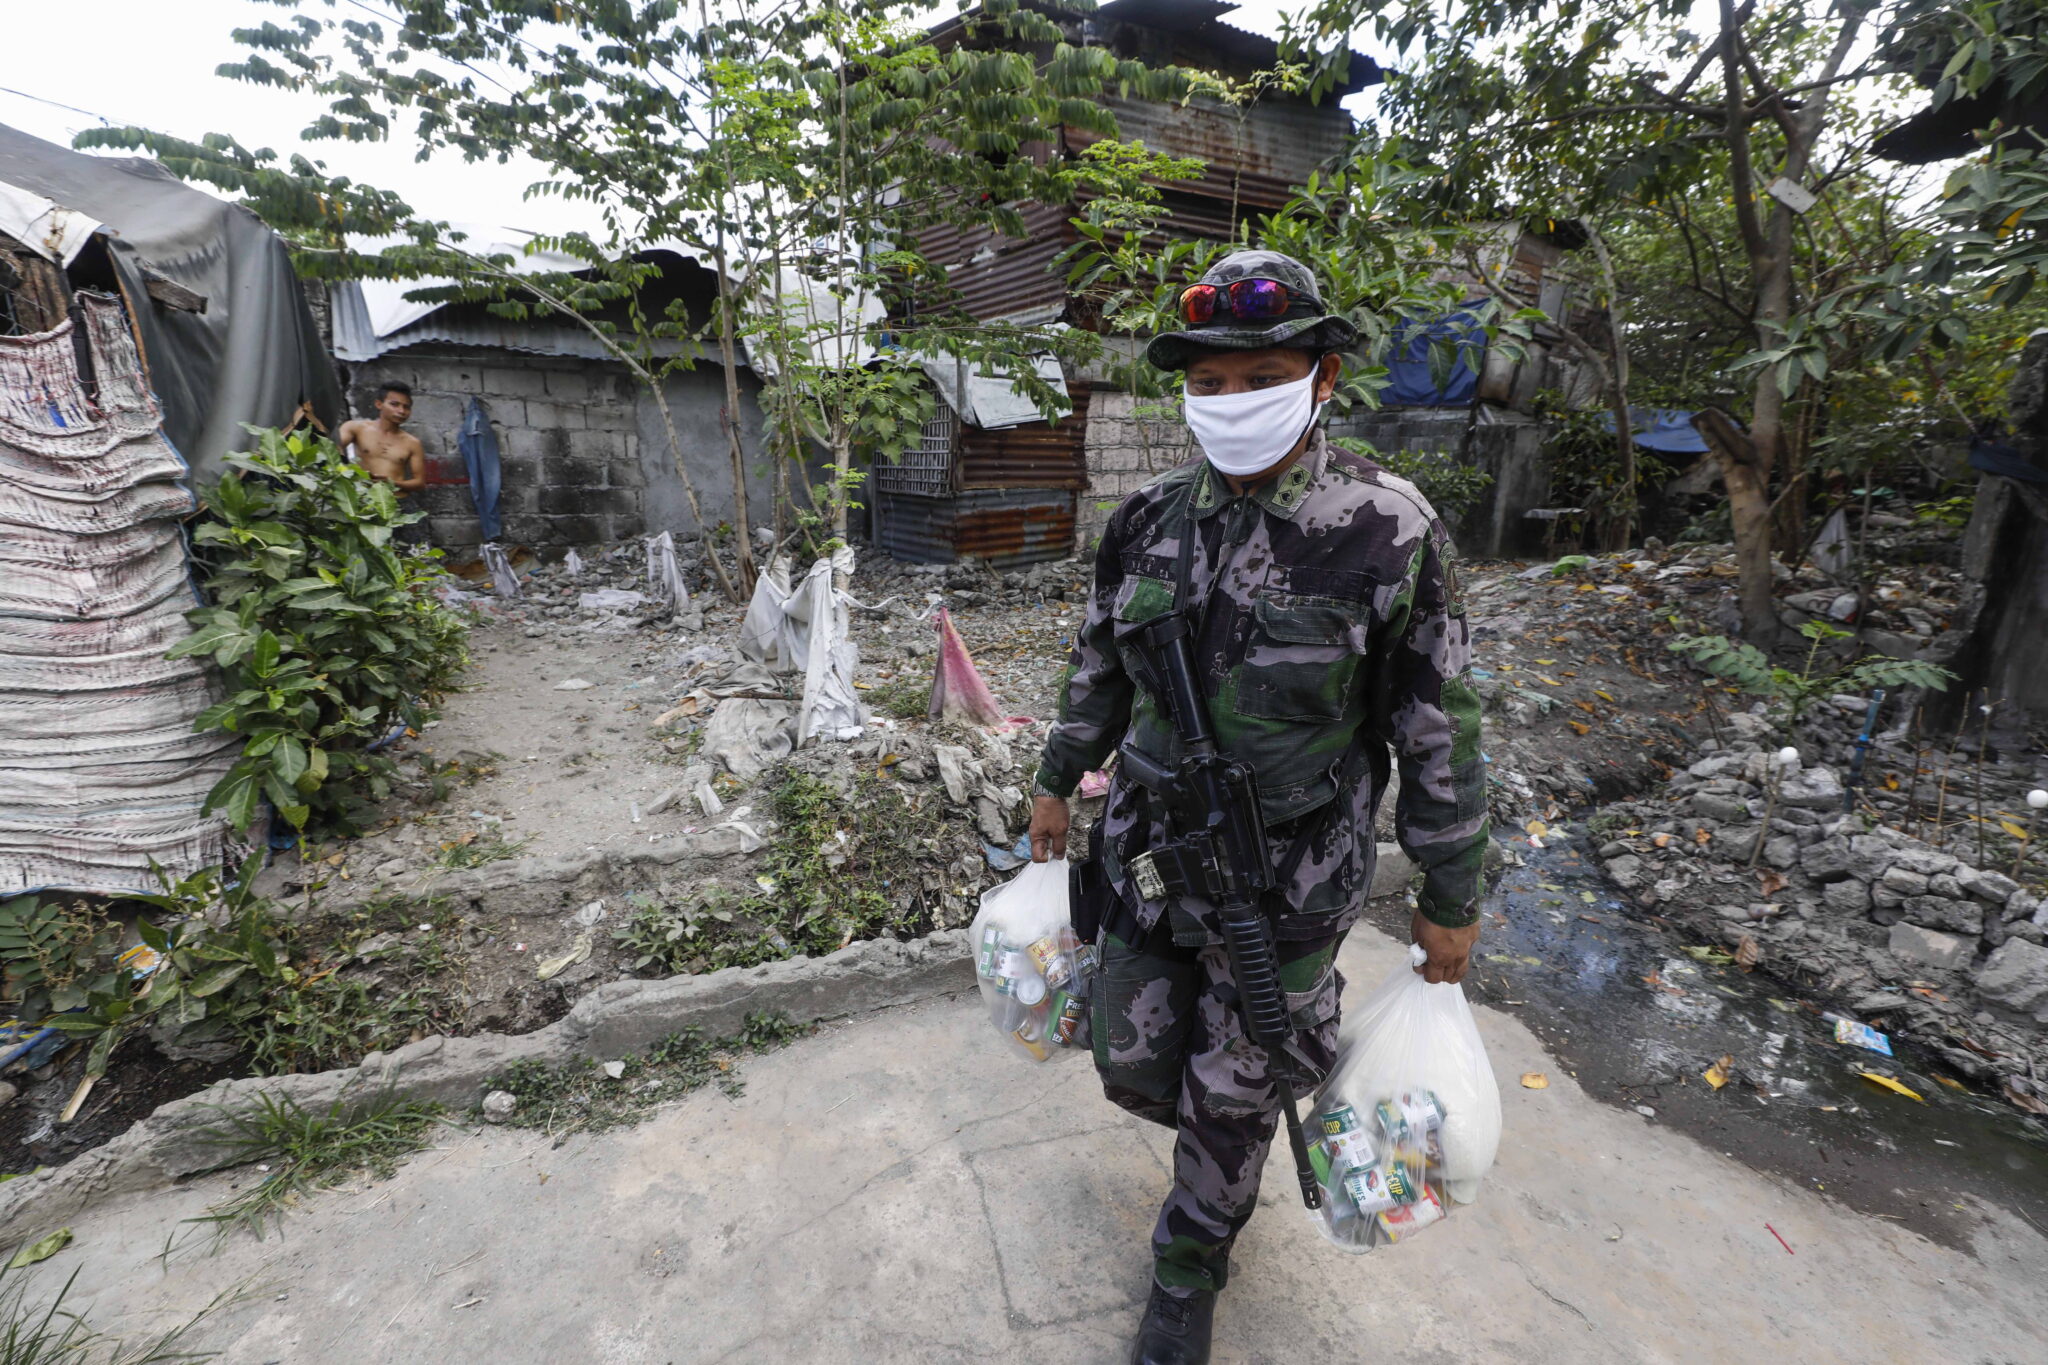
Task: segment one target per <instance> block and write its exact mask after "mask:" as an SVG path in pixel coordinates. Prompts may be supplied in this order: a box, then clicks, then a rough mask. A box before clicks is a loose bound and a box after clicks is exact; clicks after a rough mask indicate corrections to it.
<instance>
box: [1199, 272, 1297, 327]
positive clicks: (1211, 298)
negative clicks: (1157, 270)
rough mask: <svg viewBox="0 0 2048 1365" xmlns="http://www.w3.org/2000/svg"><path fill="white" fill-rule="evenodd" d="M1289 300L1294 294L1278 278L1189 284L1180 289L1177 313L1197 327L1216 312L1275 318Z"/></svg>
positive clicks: (1286, 307)
mask: <svg viewBox="0 0 2048 1365" xmlns="http://www.w3.org/2000/svg"><path fill="white" fill-rule="evenodd" d="M1293 302H1294V296H1293V295H1292V294H1291V293H1289V292H1288V289H1287V286H1286V285H1284V284H1282V283H1280V281H1278V280H1256V279H1254V280H1233V281H1231V282H1230V283H1229V284H1221V285H1218V284H1191V285H1189V286H1188V287H1187V288H1186V289H1183V290H1181V291H1180V316H1181V320H1182V321H1184V322H1188V323H1191V324H1193V325H1194V326H1197V327H1199V326H1201V325H1202V324H1204V323H1206V322H1211V321H1213V320H1214V319H1215V317H1216V314H1217V313H1219V312H1222V313H1229V314H1230V315H1231V316H1233V317H1238V318H1277V317H1281V316H1283V315H1284V314H1285V313H1286V312H1287V309H1288V306H1289V305H1290V304H1292V303H1293Z"/></svg>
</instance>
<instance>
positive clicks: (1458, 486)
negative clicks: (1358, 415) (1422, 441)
mask: <svg viewBox="0 0 2048 1365" xmlns="http://www.w3.org/2000/svg"><path fill="white" fill-rule="evenodd" d="M1330 444H1332V445H1337V446H1342V447H1344V449H1346V450H1348V451H1350V452H1351V453H1352V454H1354V455H1363V456H1364V457H1365V458H1366V459H1368V460H1371V461H1372V462H1373V463H1374V464H1377V465H1378V466H1379V467H1380V468H1382V469H1384V470H1386V471H1387V472H1388V473H1389V474H1394V475H1398V476H1399V477H1401V478H1404V479H1406V480H1408V482H1410V483H1412V484H1414V485H1415V486H1416V488H1418V489H1420V490H1421V492H1422V496H1423V497H1425V498H1428V499H1429V505H1430V506H1431V507H1433V508H1435V509H1436V514H1437V516H1439V517H1440V518H1442V519H1443V520H1444V521H1446V522H1455V521H1456V520H1457V519H1458V518H1459V517H1462V516H1464V515H1465V513H1466V512H1468V511H1470V510H1471V508H1472V506H1473V504H1474V503H1477V502H1478V501H1479V496H1480V494H1482V493H1484V492H1485V491H1486V488H1487V485H1488V484H1490V483H1492V482H1493V475H1491V474H1489V473H1487V472H1486V471H1485V470H1483V469H1475V468H1473V467H1472V466H1471V465H1466V464H1459V463H1458V461H1457V460H1456V459H1455V458H1454V457H1452V456H1451V455H1449V454H1447V453H1445V452H1443V451H1440V450H1384V451H1383V450H1377V449H1375V448H1374V447H1373V444H1372V442H1370V441H1362V440H1359V439H1358V438H1357V437H1355V436H1339V437H1336V438H1335V439H1333V440H1332V441H1331V442H1330Z"/></svg>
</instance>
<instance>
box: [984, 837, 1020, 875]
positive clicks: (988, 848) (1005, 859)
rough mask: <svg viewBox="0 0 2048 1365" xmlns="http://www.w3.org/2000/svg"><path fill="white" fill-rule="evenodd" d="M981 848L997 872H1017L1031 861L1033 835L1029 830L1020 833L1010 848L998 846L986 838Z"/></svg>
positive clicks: (989, 863)
mask: <svg viewBox="0 0 2048 1365" xmlns="http://www.w3.org/2000/svg"><path fill="white" fill-rule="evenodd" d="M981 849H982V853H983V854H984V855H985V856H986V857H987V858H988V865H989V866H990V867H991V868H994V869H995V870H996V871H997V872H1015V871H1016V870H1017V869H1018V868H1020V867H1022V866H1024V864H1026V863H1028V862H1030V861H1031V835H1030V833H1029V831H1026V832H1025V833H1024V834H1021V835H1019V836H1018V838H1017V842H1016V843H1015V844H1014V845H1012V846H1011V847H1009V848H998V847H997V846H996V845H994V844H992V843H990V842H989V841H988V840H986V839H984V840H982V843H981Z"/></svg>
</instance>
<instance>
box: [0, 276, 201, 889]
mask: <svg viewBox="0 0 2048 1365" xmlns="http://www.w3.org/2000/svg"><path fill="white" fill-rule="evenodd" d="M77 300H78V310H79V316H80V317H81V318H82V320H83V324H84V327H85V332H86V341H87V347H88V350H89V351H90V353H91V355H92V360H93V366H94V371H95V373H96V375H97V378H98V393H97V401H95V400H94V397H93V396H89V395H88V394H87V392H86V389H85V386H84V385H83V383H82V382H81V381H80V378H79V375H78V370H77V363H76V358H75V353H74V350H73V345H72V329H73V326H74V324H73V323H71V322H68V321H67V322H65V323H63V324H61V325H59V326H58V327H57V328H55V329H53V330H51V331H48V332H42V333H38V334H36V335H33V336H6V337H0V896H9V895H16V894H19V893H21V892H24V891H31V890H38V889H44V888H51V889H60V890H66V891H82V892H94V893H100V894H108V895H117V894H121V893H123V892H133V891H153V890H156V889H157V883H156V878H155V876H154V874H153V873H152V872H151V871H150V863H151V861H152V860H154V861H155V862H156V863H157V864H159V865H161V866H162V867H163V868H164V869H165V870H166V871H167V872H169V873H170V874H171V875H173V876H181V875H183V874H185V873H188V872H191V871H193V870H195V869H197V868H200V867H203V866H207V865H210V864H214V863H218V862H220V861H222V859H223V857H224V856H228V855H230V854H231V853H232V852H233V851H234V846H235V840H234V839H233V837H232V833H231V831H230V830H229V829H228V827H227V825H226V822H225V821H223V820H222V819H221V818H220V817H219V816H217V815H202V814H201V813H200V807H201V806H202V805H203V804H204V802H205V799H206V794H207V792H209V791H210V790H212V788H213V785H214V783H215V782H217V781H218V780H219V779H220V777H221V775H222V774H224V773H225V772H226V771H227V770H228V768H229V767H230V766H231V765H232V764H233V762H234V758H235V754H236V753H237V752H238V751H239V749H240V746H241V741H240V739H239V738H238V737H237V736H234V735H224V734H221V733H219V732H209V733H206V734H199V733H195V732H194V731H193V729H192V722H193V719H194V718H195V717H196V716H198V714H199V712H200V711H202V710H203V709H205V708H206V707H208V706H210V705H212V704H213V703H214V702H216V701H218V700H220V698H221V695H222V693H221V685H220V682H219V679H218V676H217V674H216V673H215V672H214V670H213V669H212V667H211V665H210V664H209V663H207V661H206V660H204V659H178V660H171V659H167V658H165V657H164V655H165V653H166V651H168V650H169V649H170V648H171V647H172V646H173V645H175V644H176V643H178V642H179V641H181V640H183V639H186V638H187V637H188V636H190V634H191V633H192V628H191V626H190V625H189V624H188V623H187V622H186V620H185V613H186V612H187V611H189V610H191V609H192V607H193V606H194V605H196V598H195V595H194V592H193V588H192V582H191V577H190V574H189V571H188V569H187V567H186V556H185V542H184V536H183V532H182V530H181V527H180V519H181V518H182V517H184V516H185V515H186V514H188V513H189V512H190V511H191V510H192V507H193V498H192V493H191V490H190V489H189V488H188V487H186V486H185V484H184V483H183V482H182V480H183V479H184V477H185V475H186V472H187V471H186V466H185V462H184V460H183V459H182V458H181V457H180V456H179V454H178V452H177V450H176V449H175V448H173V447H172V445H171V443H170V441H169V439H168V438H167V437H166V436H165V435H164V432H163V427H162V414H161V412H160V410H159V408H158V406H157V403H156V401H155V399H154V398H153V397H152V396H151V395H150V393H149V390H148V386H147V384H146V382H145V381H144V379H143V376H142V370H141V363H140V358H139V356H138V355H137V353H136V349H135V343H134V338H133V335H132V333H131V332H130V330H129V325H128V320H127V317H126V314H125V311H124V310H123V308H122V306H121V303H120V301H119V300H118V299H115V298H111V297H108V296H102V295H95V294H89V293H80V294H79V295H77Z"/></svg>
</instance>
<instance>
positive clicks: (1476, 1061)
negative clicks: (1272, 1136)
mask: <svg viewBox="0 0 2048 1365" xmlns="http://www.w3.org/2000/svg"><path fill="white" fill-rule="evenodd" d="M1423 960H1424V958H1423V952H1422V949H1421V948H1420V947H1412V948H1410V949H1409V958H1408V961H1407V962H1405V963H1403V964H1402V965H1401V966H1399V967H1397V968H1395V969H1394V971H1393V973H1392V974H1391V975H1389V976H1388V977H1387V979H1386V980H1385V981H1383V982H1381V983H1380V985H1379V988H1378V989H1376V990H1375V991H1373V993H1372V994H1371V995H1369V996H1367V997H1366V998H1365V1000H1364V1002H1363V1003H1362V1004H1360V1006H1359V1007H1358V1008H1357V1009H1356V1010H1355V1011H1353V1012H1352V1014H1351V1015H1350V1016H1349V1017H1348V1018H1347V1019H1346V1020H1345V1024H1344V1029H1343V1031H1342V1034H1341V1035H1340V1036H1339V1038H1338V1043H1337V1061H1336V1064H1335V1065H1334V1066H1332V1067H1331V1068H1330V1077H1329V1079H1328V1080H1327V1081H1325V1082H1324V1083H1323V1088H1322V1089H1321V1090H1320V1091H1319V1092H1318V1093H1317V1095H1316V1101H1315V1104H1314V1105H1313V1106H1312V1107H1311V1111H1310V1117H1309V1119H1308V1120H1307V1122H1306V1123H1305V1125H1304V1137H1306V1139H1307V1141H1308V1145H1309V1160H1310V1164H1311V1165H1312V1166H1314V1167H1315V1171H1316V1175H1317V1177H1318V1178H1319V1179H1320V1180H1321V1182H1322V1185H1323V1194H1324V1199H1323V1207H1322V1208H1321V1209H1319V1210H1315V1211H1313V1212H1312V1213H1311V1214H1310V1216H1311V1217H1312V1218H1314V1219H1315V1221H1316V1225H1317V1227H1319V1228H1320V1229H1321V1230H1322V1232H1323V1235H1324V1236H1325V1237H1327V1238H1329V1240H1330V1241H1332V1242H1334V1243H1335V1244H1336V1245H1338V1246H1340V1247H1342V1248H1344V1249H1345V1250H1346V1251H1351V1252H1366V1251H1370V1250H1372V1249H1373V1248H1374V1247H1376V1246H1383V1245H1386V1244H1388V1243H1392V1242H1399V1241H1402V1240H1403V1239H1405V1238H1407V1237H1409V1236H1411V1235H1413V1234H1414V1233H1416V1232H1419V1231H1421V1230H1422V1229H1424V1228H1427V1227H1429V1226H1430V1225H1431V1224H1433V1223H1436V1222H1438V1221H1440V1220H1441V1219H1443V1218H1445V1217H1447V1216H1448V1215H1449V1214H1450V1213H1451V1211H1452V1210H1453V1209H1454V1208H1455V1207H1456V1206H1457V1205H1459V1204H1469V1203H1471V1202H1472V1201H1473V1200H1474V1199H1476V1198H1477V1197H1478V1195H1479V1184H1480V1181H1481V1180H1482V1179H1484V1178H1485V1175H1486V1172H1487V1171H1488V1170H1489V1169H1490V1168H1491V1167H1492V1165H1493V1158H1494V1154H1495V1153H1496V1152H1497V1151H1498V1150H1499V1147H1500V1122H1501V1120H1500V1089H1499V1087H1498V1086H1497V1085H1496V1084H1495V1083H1494V1079H1493V1064H1492V1063H1491V1062H1489V1061H1488V1060H1487V1057H1486V1045H1485V1044H1484V1043H1482V1042H1481V1041H1480V1039H1479V1025H1478V1023H1477V1021H1475V1020H1474V1019H1473V1017H1472V1007H1471V1006H1470V1005H1469V1004H1467V1003H1466V1001H1465V992H1464V988H1463V987H1461V986H1454V985H1445V984H1438V985H1434V986H1433V985H1431V984H1429V982H1427V981H1425V980H1423V978H1422V976H1421V974H1420V973H1418V972H1416V971H1415V968H1416V967H1418V966H1420V965H1421V964H1422V962H1423Z"/></svg>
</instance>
